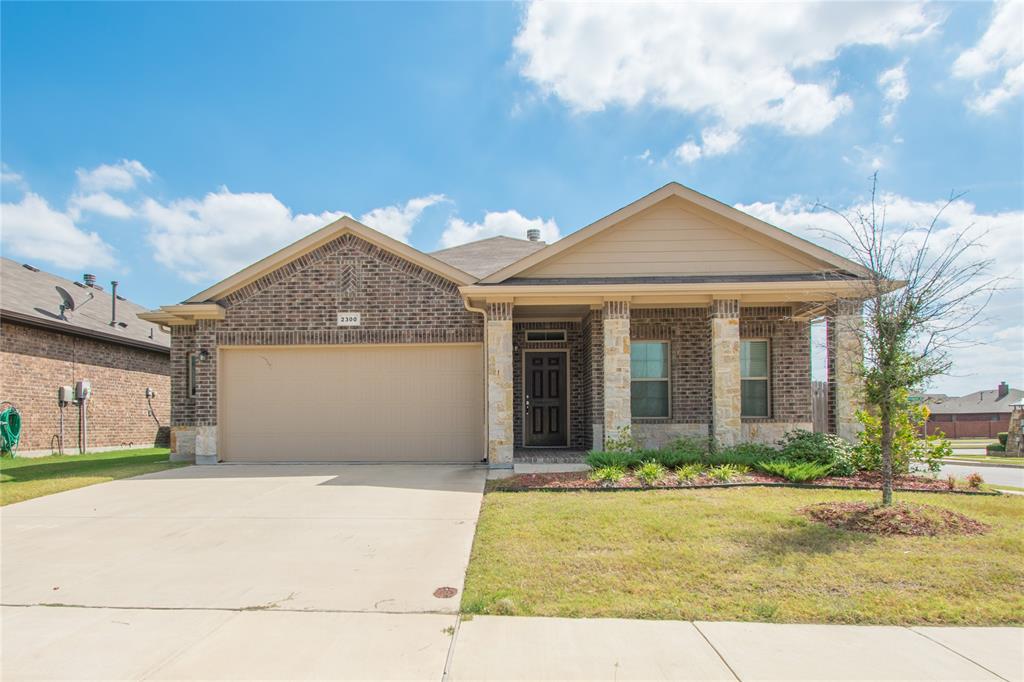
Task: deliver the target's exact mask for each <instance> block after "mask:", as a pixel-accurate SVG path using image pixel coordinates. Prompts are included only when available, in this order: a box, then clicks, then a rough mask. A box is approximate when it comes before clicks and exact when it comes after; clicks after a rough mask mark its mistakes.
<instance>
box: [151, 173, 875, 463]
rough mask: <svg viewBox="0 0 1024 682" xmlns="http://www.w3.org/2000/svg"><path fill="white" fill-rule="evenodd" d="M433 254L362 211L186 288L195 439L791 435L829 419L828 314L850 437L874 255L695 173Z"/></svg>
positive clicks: (311, 448) (176, 380)
mask: <svg viewBox="0 0 1024 682" xmlns="http://www.w3.org/2000/svg"><path fill="white" fill-rule="evenodd" d="M537 238H538V235H536V234H533V235H529V238H528V239H526V240H519V239H511V238H508V237H495V238H491V239H485V240H481V241H478V242H474V243H471V244H466V245H462V246H458V247H454V248H450V249H445V250H443V251H438V252H435V253H433V254H427V253H423V252H420V251H417V250H416V249H413V248H411V247H409V246H408V245H406V244H403V243H400V242H397V241H395V240H393V239H391V238H389V237H387V236H385V235H382V234H380V233H378V232H375V231H374V230H372V229H370V228H368V227H366V226H364V225H361V224H360V223H358V222H356V221H354V220H352V219H351V218H347V217H346V218H342V219H340V220H338V221H337V222H335V223H332V224H331V225H328V226H326V227H324V228H322V229H321V230H319V231H317V232H314V233H313V234H310V235H309V236H307V237H305V238H304V239H302V240H300V241H298V242H296V243H294V244H292V245H291V246H288V247H286V248H285V249H282V250H281V251H279V252H277V253H275V254H273V255H271V256H268V257H267V258H265V259H263V260H261V261H259V262H257V263H255V264H253V265H251V266H249V267H247V268H245V269H244V270H242V271H240V272H238V273H236V274H235V275H232V276H231V277H228V278H227V279H225V280H223V281H222V282H219V283H217V284H215V285H213V286H211V287H209V288H208V289H206V290H205V291H202V292H200V293H198V294H196V295H195V296H193V297H192V298H190V299H188V300H186V301H184V302H183V303H180V304H176V305H168V306H163V307H162V308H160V309H158V310H155V311H152V312H150V313H146V314H143V315H142V316H141V317H143V319H146V320H148V321H150V322H153V323H158V324H161V325H165V326H166V327H167V328H168V329H170V332H171V339H172V340H171V367H172V380H171V384H172V388H171V393H172V406H171V412H172V416H171V423H172V441H173V443H174V445H173V447H174V450H175V453H176V456H178V457H182V458H189V459H191V458H193V457H194V458H195V459H196V460H197V461H199V462H207V463H212V462H216V461H435V462H436V461H462V462H475V461H480V460H486V461H488V462H489V463H490V464H491V466H496V467H508V466H510V465H511V464H512V462H513V459H514V457H517V456H529V454H530V453H535V452H547V451H548V450H551V449H554V448H558V449H562V450H567V451H569V452H575V451H580V450H585V449H589V448H600V447H602V445H603V443H604V442H605V439H606V437H610V436H613V435H615V434H618V433H619V432H620V430H621V429H622V428H623V427H631V430H632V433H633V434H634V435H635V436H636V437H638V438H639V439H640V440H642V441H644V442H645V443H647V444H649V445H658V444H662V443H666V442H668V441H670V440H672V439H673V438H676V437H678V436H682V435H695V436H711V437H714V438H715V439H717V440H718V441H719V442H722V443H726V444H728V443H735V442H739V441H742V440H752V441H773V440H775V439H777V438H778V437H779V436H780V435H781V434H782V433H784V432H785V431H787V430H790V429H793V428H806V429H810V428H811V427H812V426H811V419H812V417H811V410H812V401H811V344H810V322H811V320H812V319H813V318H817V317H825V318H827V319H828V321H829V325H828V329H829V339H828V344H827V346H828V353H829V365H830V372H829V374H830V382H831V384H832V387H831V390H830V396H831V405H830V415H829V424H830V428H831V430H833V431H835V432H838V433H839V434H841V435H843V436H844V437H847V438H849V437H852V436H853V435H854V433H855V430H856V422H855V420H854V417H853V413H854V409H855V403H856V395H857V389H858V386H857V381H856V378H855V374H854V372H853V371H852V368H853V366H854V365H853V363H854V362H855V361H856V360H857V358H858V357H859V354H860V346H859V341H858V339H857V335H856V333H855V329H856V322H857V320H858V319H859V311H860V305H859V303H857V300H858V296H859V295H860V296H862V292H863V278H864V277H865V276H866V275H867V274H868V273H866V271H864V270H863V269H862V268H860V267H859V266H858V265H856V264H855V263H852V262H850V261H848V260H846V259H844V258H841V257H839V256H837V255H836V254H834V253H831V252H830V251H827V250H825V249H822V248H820V247H818V246H815V245H813V244H811V243H809V242H806V241H804V240H802V239H799V238H797V237H794V236H793V235H791V234H789V233H787V232H785V231H783V230H780V229H778V228H776V227H773V226H771V225H768V224H766V223H764V222H761V221H759V220H757V219H755V218H753V217H751V216H749V215H746V214H744V213H742V212H740V211H737V210H736V209H733V208H731V207H729V206H726V205H724V204H721V203H719V202H717V201H715V200H713V199H710V198H708V197H706V196H704V195H702V194H699V193H697V192H695V191H693V190H691V189H688V188H686V187H683V186H682V185H679V184H677V183H670V184H668V185H666V186H664V187H662V188H661V189H659V190H657V191H655V192H653V193H651V194H649V195H647V196H645V197H643V198H641V199H639V200H638V201H635V202H633V203H632V204H630V205H628V206H626V207H624V208H622V209H620V210H618V211H616V212H615V213H612V214H611V215H609V216H606V217H605V218H602V219H601V220H598V221H597V222H595V223H593V224H592V225H590V226H588V227H585V228H583V229H581V230H579V231H577V232H575V233H573V234H572V235H570V236H568V237H566V238H565V239H562V240H560V241H558V242H556V243H554V244H550V245H549V244H544V243H543V242H539V241H537Z"/></svg>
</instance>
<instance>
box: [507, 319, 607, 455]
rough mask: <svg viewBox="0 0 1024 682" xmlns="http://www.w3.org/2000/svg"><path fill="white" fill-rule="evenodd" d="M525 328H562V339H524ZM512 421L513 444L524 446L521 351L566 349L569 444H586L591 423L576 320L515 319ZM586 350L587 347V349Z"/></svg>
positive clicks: (576, 446)
mask: <svg viewBox="0 0 1024 682" xmlns="http://www.w3.org/2000/svg"><path fill="white" fill-rule="evenodd" d="M528 329H564V330H565V341H564V342H562V343H559V342H555V341H527V340H526V331H527V330H528ZM512 345H513V352H512V376H513V377H514V380H513V382H512V423H513V426H514V429H515V434H514V438H515V447H517V448H518V447H523V445H524V440H523V435H524V434H523V407H524V404H523V402H524V401H523V351H529V350H568V351H569V352H568V356H569V447H572V448H585V447H588V441H589V437H588V436H589V431H590V424H589V422H587V421H586V419H585V415H586V407H585V401H584V394H583V385H584V376H585V374H586V367H585V362H584V359H583V354H584V345H585V344H583V343H582V341H581V335H580V323H579V322H515V323H513V325H512ZM588 350H589V349H588Z"/></svg>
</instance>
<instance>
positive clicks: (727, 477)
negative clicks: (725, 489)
mask: <svg viewBox="0 0 1024 682" xmlns="http://www.w3.org/2000/svg"><path fill="white" fill-rule="evenodd" d="M746 471H749V469H747V468H746V467H742V466H738V465H736V464H719V465H718V466H713V467H711V468H710V469H708V476H710V477H711V480H713V481H718V482H719V483H728V482H729V481H731V480H732V479H733V478H735V477H736V476H739V475H740V474H742V473H744V472H746Z"/></svg>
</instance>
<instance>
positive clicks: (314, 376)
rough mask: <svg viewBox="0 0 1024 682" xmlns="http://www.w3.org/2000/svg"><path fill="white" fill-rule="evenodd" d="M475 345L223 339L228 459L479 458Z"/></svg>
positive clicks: (223, 431)
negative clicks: (252, 343) (238, 342)
mask: <svg viewBox="0 0 1024 682" xmlns="http://www.w3.org/2000/svg"><path fill="white" fill-rule="evenodd" d="M482 353H483V350H482V346H481V345H480V344H478V343H476V344H424V345H419V344H395V345H358V346H265V347H263V346H261V347H230V346H222V347H221V348H220V349H219V353H218V397H219V401H218V402H219V405H218V410H219V419H218V421H219V424H220V443H219V454H220V459H221V460H222V461H228V462H240V461H260V462H278V461H280V462H324V461H328V462H406V461H408V462H478V461H479V460H480V459H481V458H482V457H483V456H484V453H485V440H484V407H483V406H484V404H485V398H484V381H483V355H482Z"/></svg>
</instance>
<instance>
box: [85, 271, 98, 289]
mask: <svg viewBox="0 0 1024 682" xmlns="http://www.w3.org/2000/svg"><path fill="white" fill-rule="evenodd" d="M82 281H83V282H85V286H87V287H94V286H96V275H90V274H89V273H88V272H87V273H85V274H84V275H82Z"/></svg>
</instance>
